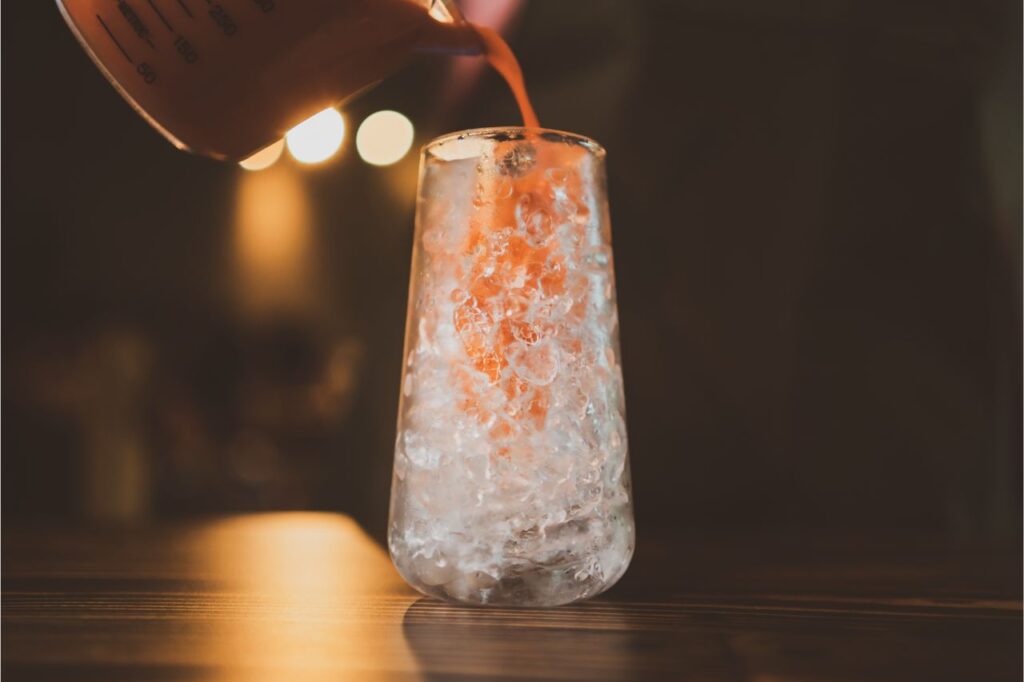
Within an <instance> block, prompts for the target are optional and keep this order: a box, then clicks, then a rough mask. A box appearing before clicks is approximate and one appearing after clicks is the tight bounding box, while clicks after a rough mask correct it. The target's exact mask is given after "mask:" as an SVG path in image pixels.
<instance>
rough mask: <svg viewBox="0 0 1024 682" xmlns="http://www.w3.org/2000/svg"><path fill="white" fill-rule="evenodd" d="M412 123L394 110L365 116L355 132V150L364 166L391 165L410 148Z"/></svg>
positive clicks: (399, 159) (400, 158)
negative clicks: (365, 164) (364, 163)
mask: <svg viewBox="0 0 1024 682" xmlns="http://www.w3.org/2000/svg"><path fill="white" fill-rule="evenodd" d="M413 133H414V131H413V127H412V122H411V121H410V120H409V119H408V118H406V117H405V116H403V115H402V114H400V113H398V112H397V111H378V112H377V113H375V114H371V115H369V116H367V117H366V120H364V121H363V123H362V125H360V126H359V131H358V132H357V133H356V150H357V151H358V152H359V156H360V157H361V158H362V159H363V161H365V162H366V163H370V164H373V165H374V166H390V165H391V164H393V163H397V162H398V161H401V160H402V157H404V156H405V155H406V154H407V153H408V152H409V148H410V147H412V139H413Z"/></svg>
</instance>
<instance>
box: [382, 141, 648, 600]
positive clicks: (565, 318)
mask: <svg viewBox="0 0 1024 682" xmlns="http://www.w3.org/2000/svg"><path fill="white" fill-rule="evenodd" d="M604 156H605V153H604V149H602V148H601V146H600V145H598V144H597V143H596V142H594V141H593V140H589V139H587V138H583V137H580V136H577V135H571V134H569V133H560V132H555V131H550V130H542V129H536V128H531V129H524V128H490V129H485V130H471V131H465V132H462V133H453V134H451V135H447V136H445V137H442V138H440V139H438V140H435V141H434V142H432V143H431V144H429V145H427V146H426V147H424V149H423V155H422V158H421V163H420V183H419V194H418V201H417V209H416V234H415V242H414V246H413V260H412V274H411V276H410V286H409V310H408V318H407V321H406V337H405V363H404V365H403V368H402V393H401V401H400V406H399V416H398V435H397V439H396V443H395V461H394V477H393V482H392V487H391V518H390V523H389V527H388V547H389V549H390V551H391V557H392V560H393V561H394V563H395V566H396V567H397V568H398V570H399V572H400V573H401V574H402V576H403V577H404V578H405V579H406V580H407V581H408V582H409V583H410V584H411V585H413V586H414V587H415V588H416V589H418V590H420V591H421V592H423V593H425V594H429V595H433V596H437V597H441V598H443V599H448V600H451V601H456V602H463V603H470V604H510V605H516V606H554V605H556V604H565V603H568V602H572V601H576V600H578V599H585V598H587V597H591V596H593V595H595V594H599V593H600V592H603V591H604V590H606V589H608V588H609V587H610V586H611V585H613V584H614V583H615V581H617V580H618V579H619V577H620V576H622V574H623V573H624V572H625V570H626V567H627V566H628V565H629V561H630V557H631V556H632V553H633V535H634V531H633V510H632V492H631V487H630V476H629V462H628V455H627V442H626V422H625V405H624V402H623V388H622V368H621V365H620V357H621V356H620V354H619V338H618V337H619V335H618V314H617V308H616V303H615V278H614V273H613V269H612V251H611V227H610V224H609V219H608V204H607V199H606V190H605V172H604Z"/></svg>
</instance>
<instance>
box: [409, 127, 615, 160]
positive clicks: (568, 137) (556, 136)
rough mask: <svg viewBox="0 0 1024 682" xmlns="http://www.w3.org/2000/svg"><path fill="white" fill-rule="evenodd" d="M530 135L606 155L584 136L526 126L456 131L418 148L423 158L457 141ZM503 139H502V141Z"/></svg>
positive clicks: (506, 138)
mask: <svg viewBox="0 0 1024 682" xmlns="http://www.w3.org/2000/svg"><path fill="white" fill-rule="evenodd" d="M530 134H533V135H536V136H538V137H540V138H542V139H544V140H546V141H548V142H561V143H563V144H574V145H579V146H581V147H584V148H586V149H587V150H588V151H589V152H590V153H592V154H594V155H595V156H597V157H604V156H605V155H606V154H607V152H606V151H605V148H604V146H602V145H601V143H600V142H598V141H597V140H595V139H593V138H590V137H587V136H586V135H580V134H579V133H570V132H567V131H565V130H556V129H554V128H528V127H526V126H491V127H488V128H467V129H466V130H456V131H453V132H450V133H445V134H444V135H440V136H438V137H435V138H434V139H433V140H431V141H430V142H427V143H426V144H425V145H423V146H422V147H420V154H421V155H424V156H425V155H426V154H427V153H429V152H430V151H431V150H432V149H435V148H437V147H440V146H442V145H444V144H446V143H448V142H454V141H457V140H464V139H480V138H486V137H489V136H493V137H495V138H496V139H498V140H499V141H501V142H506V141H512V140H524V139H526V138H527V136H528V135H530ZM503 137H504V139H502V138H503Z"/></svg>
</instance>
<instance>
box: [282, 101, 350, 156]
mask: <svg viewBox="0 0 1024 682" xmlns="http://www.w3.org/2000/svg"><path fill="white" fill-rule="evenodd" d="M343 139H345V119H344V118H342V117H341V114H340V113H339V112H338V110H337V109H333V108H328V109H324V110H323V111H321V112H320V113H319V114H316V115H314V116H311V117H310V118H307V119H306V120H305V121H303V122H302V123H300V124H299V125H297V126H295V127H294V128H292V129H291V130H289V131H288V134H287V135H285V141H286V142H287V143H288V152H289V153H290V154H291V155H292V156H293V157H295V160H296V161H299V162H301V163H320V162H321V161H326V160H327V159H329V158H331V156H333V155H334V153H335V152H336V151H338V147H340V146H341V141H342V140H343Z"/></svg>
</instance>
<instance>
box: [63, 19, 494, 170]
mask: <svg viewBox="0 0 1024 682" xmlns="http://www.w3.org/2000/svg"><path fill="white" fill-rule="evenodd" d="M57 6H58V7H59V8H60V10H61V13H62V14H63V15H64V19H65V20H66V21H67V22H68V25H69V26H70V27H71V30H72V31H73V32H74V34H75V36H76V37H77V38H78V40H79V42H80V43H81V44H82V47H84V48H85V51H86V52H87V53H88V54H89V56H90V57H92V60H93V61H94V62H95V63H96V66H98V67H99V69H100V70H101V71H102V72H103V73H104V75H106V77H107V79H108V80H109V81H110V82H111V83H112V84H113V85H114V87H115V88H117V90H118V92H120V93H121V94H122V95H123V96H124V98H125V99H126V100H128V102H129V103H130V104H131V105H132V106H133V107H134V108H135V110H136V111H137V112H138V113H139V114H140V115H141V116H143V118H145V119H146V120H147V121H149V123H150V124H151V125H152V126H153V127H154V128H156V129H157V130H158V131H160V133H162V134H163V135H164V137H166V138H167V139H168V140H170V141H171V143H172V144H174V145H175V146H176V147H178V148H179V149H185V150H188V151H191V152H194V153H196V154H201V155H203V156H209V157H212V158H215V159H224V160H239V159H244V158H246V157H247V156H250V155H251V154H253V153H254V152H256V151H259V150H260V149H262V148H263V147H265V146H267V145H269V144H271V143H273V142H274V141H276V140H278V139H280V138H281V137H283V136H284V134H285V133H286V132H287V131H288V130H289V129H291V128H292V127H294V126H295V125H297V124H298V123H301V122H302V121H304V120H305V119H307V118H309V117H310V116H312V115H313V114H315V113H317V112H319V111H321V110H323V109H325V108H326V107H329V106H333V105H336V104H338V103H340V102H343V101H344V100H346V99H347V98H349V97H352V96H353V95H355V94H357V93H359V92H360V91H361V90H363V89H365V88H367V87H369V86H371V85H373V84H374V83H376V82H377V81H379V80H380V79H381V78H383V77H384V76H386V75H388V74H389V73H391V72H392V71H394V70H396V69H397V68H399V67H400V66H401V65H402V64H403V63H405V62H406V61H407V60H408V59H409V58H410V57H411V56H412V55H413V54H414V53H415V52H417V51H431V52H450V53H457V54H477V53H479V52H480V51H481V47H480V44H479V40H478V38H477V36H476V33H475V32H474V31H473V29H472V28H471V27H470V26H469V25H468V24H466V23H465V22H463V21H462V18H461V17H460V16H459V15H458V13H457V11H456V10H455V8H454V6H453V5H451V4H450V2H449V1H448V0H216V1H215V0H57Z"/></svg>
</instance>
